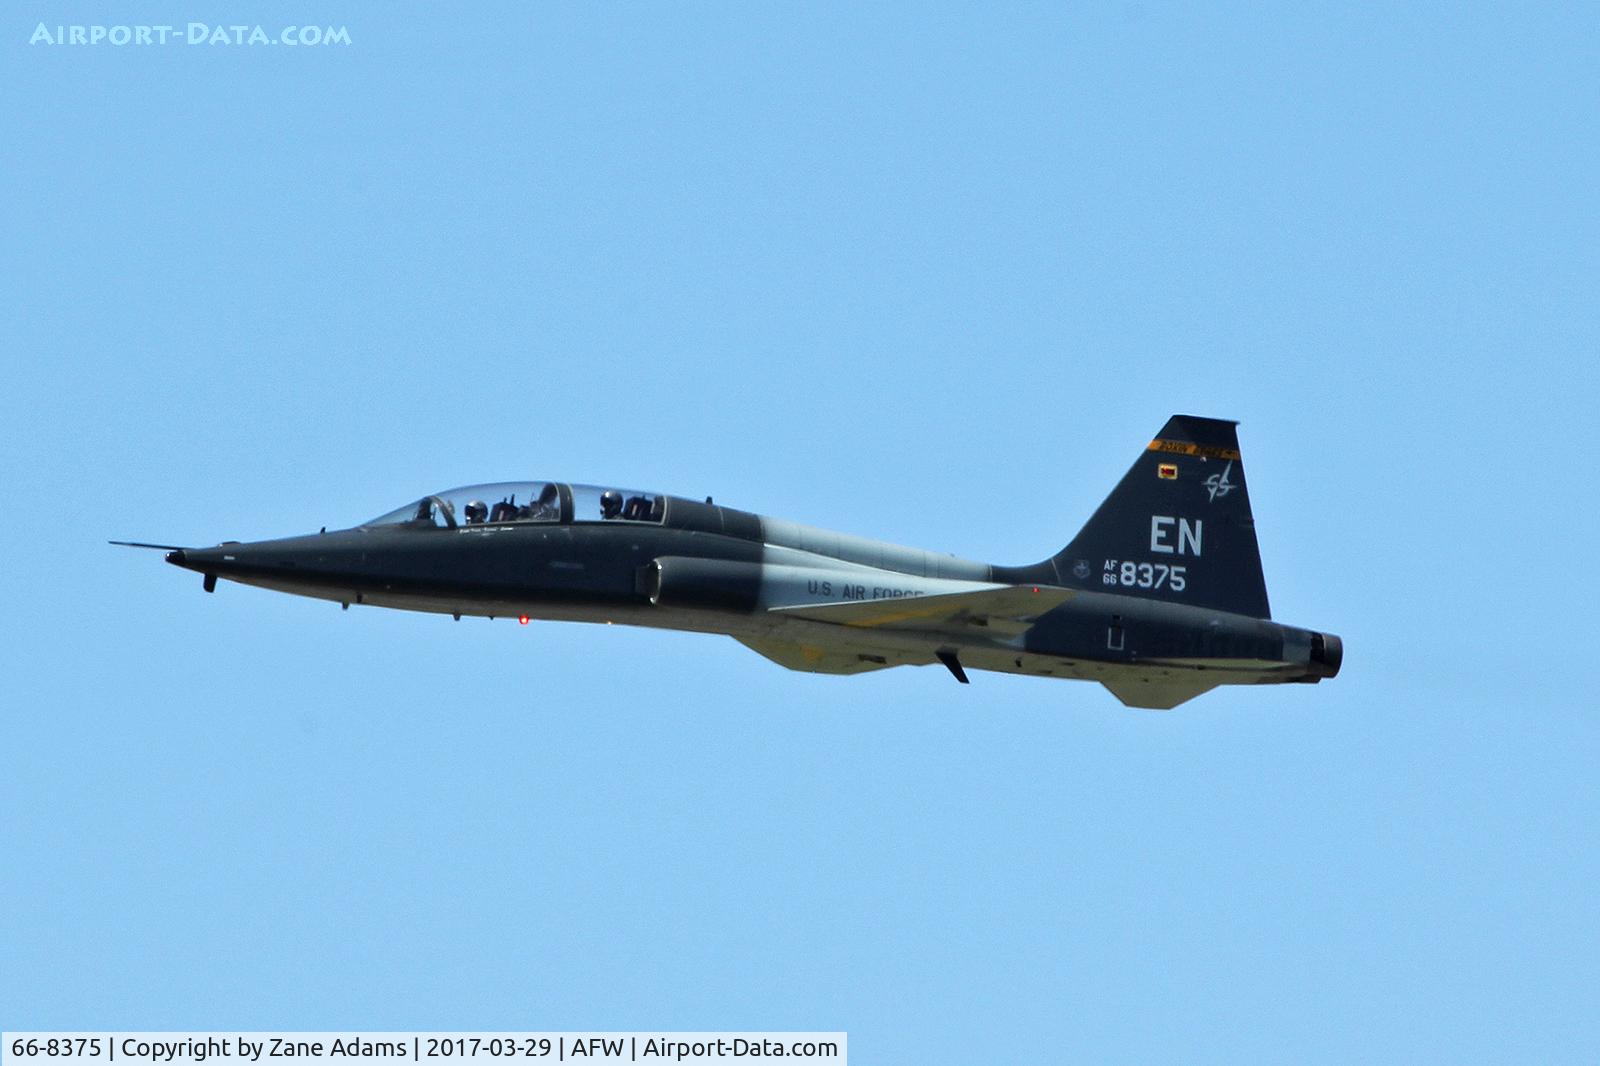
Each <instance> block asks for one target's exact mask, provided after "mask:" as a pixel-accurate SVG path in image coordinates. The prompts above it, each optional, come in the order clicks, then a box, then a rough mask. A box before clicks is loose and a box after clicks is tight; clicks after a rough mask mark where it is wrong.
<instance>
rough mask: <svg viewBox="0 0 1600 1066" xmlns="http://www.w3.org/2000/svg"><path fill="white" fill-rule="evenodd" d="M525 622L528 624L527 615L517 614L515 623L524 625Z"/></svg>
mask: <svg viewBox="0 0 1600 1066" xmlns="http://www.w3.org/2000/svg"><path fill="white" fill-rule="evenodd" d="M527 624H528V616H527V615H525V614H519V615H517V625H519V626H525V625H527Z"/></svg>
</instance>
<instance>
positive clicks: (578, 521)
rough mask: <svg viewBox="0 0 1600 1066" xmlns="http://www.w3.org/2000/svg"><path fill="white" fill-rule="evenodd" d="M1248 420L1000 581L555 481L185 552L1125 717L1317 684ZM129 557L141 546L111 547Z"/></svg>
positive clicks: (322, 584) (712, 509) (1174, 426)
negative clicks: (1270, 528) (938, 676)
mask: <svg viewBox="0 0 1600 1066" xmlns="http://www.w3.org/2000/svg"><path fill="white" fill-rule="evenodd" d="M1235 426H1236V423H1234V422H1225V421H1220V420H1218V419H1211V418H1195V417H1191V416H1187V415H1177V416H1174V417H1173V418H1172V419H1171V420H1170V421H1168V422H1167V424H1166V425H1165V426H1164V427H1162V430H1161V432H1160V433H1159V434H1157V435H1156V438H1155V439H1154V440H1153V441H1151V442H1150V444H1149V446H1148V447H1147V448H1146V449H1145V450H1144V451H1143V452H1142V453H1141V454H1140V456H1139V458H1138V460H1137V461H1136V462H1135V463H1134V464H1133V468H1132V469H1131V470H1129V471H1128V473H1127V475H1126V476H1125V477H1124V478H1123V479H1122V482H1121V484H1119V485H1118V486H1117V487H1116V489H1115V490H1114V491H1113V492H1112V493H1111V495H1110V496H1109V497H1108V498H1107V499H1106V501H1105V502H1104V503H1102V504H1101V505H1100V509H1099V510H1098V511H1096V512H1095V513H1094V517H1092V518H1091V519H1089V524H1088V525H1086V526H1085V527H1084V528H1083V530H1082V531H1081V532H1080V533H1079V534H1078V535H1077V536H1076V537H1074V538H1073V540H1072V543H1070V544H1068V545H1067V546H1066V547H1065V548H1063V549H1062V550H1061V551H1060V552H1059V553H1057V554H1056V555H1054V556H1051V557H1050V558H1048V559H1046V560H1044V561H1043V562H1039V563H1034V564H1033V565H1031V566H992V565H989V564H987V563H978V562H969V561H967V560H965V559H958V558H956V557H954V556H950V555H940V554H935V553H933V552H926V551H920V550H918V549H915V548H902V547H898V546H896V545H893V544H884V543H882V542H879V541H875V540H867V539H865V538H862V537H854V536H850V535H849V534H845V533H832V532H828V531H827V530H822V529H814V528H812V527H810V526H803V525H799V524H797V523H794V522H788V521H784V520H782V519H777V518H766V517H763V516H761V515H755V514H750V513H748V512H746V511H736V510H734V509H733V508H731V507H719V506H716V505H715V504H713V503H712V501H711V499H710V498H709V497H708V498H707V499H706V501H705V502H704V503H701V502H699V501H696V500H689V499H682V498H680V497H677V496H663V495H658V494H656V493H650V492H630V491H627V490H619V489H613V488H602V487H596V486H591V485H569V484H562V483H559V482H531V483H520V482H519V483H505V484H495V485H477V486H472V487H469V488H462V489H453V490H451V491H448V492H440V493H436V494H434V495H431V496H425V497H423V498H422V499H421V500H418V501H417V502H415V503H408V504H406V505H405V506H404V507H402V508H400V509H399V510H397V511H393V512H391V513H389V514H386V515H382V516H380V517H378V518H374V519H372V520H371V521H369V522H364V523H362V524H361V525H359V526H356V527H355V528H353V529H346V530H340V531H338V532H333V533H328V532H322V533H317V534H313V535H310V536H302V537H289V538H286V539H283V540H265V541H256V542H252V543H239V542H236V541H227V542H225V543H223V544H221V545H219V546H217V547H215V548H178V547H174V546H172V545H138V546H141V547H158V548H171V549H172V550H171V551H169V552H168V554H167V561H168V562H170V563H173V564H174V565H176V566H181V567H184V568H186V569H189V570H195V571H198V572H200V573H201V574H203V575H205V588H206V591H208V592H209V591H212V590H213V589H214V588H215V587H216V583H217V579H218V578H226V579H227V580H229V581H237V582H240V583H242V584H247V585H259V586H261V587H262V588H268V589H277V590H278V591H280V592H292V593H295V594H297V595H301V596H314V597H317V598H319V599H325V600H333V601H336V602H338V603H340V604H342V605H344V606H345V607H348V606H349V605H350V604H351V603H358V604H368V605H371V606H375V607H395V608H400V609H402V610H410V611H433V612H437V613H440V614H450V615H454V616H455V617H456V618H458V619H459V618H460V617H461V616H462V615H481V616H488V617H490V618H506V617H511V618H518V619H519V620H520V621H523V622H526V621H528V620H529V619H530V618H538V619H550V620H556V621H575V622H617V623H622V624H625V625H640V626H659V627H662V628H666V629H682V630H693V631H697V632H704V633H725V634H728V635H729V636H731V637H733V638H734V639H735V640H737V641H739V642H740V643H741V644H744V645H745V646H746V647H749V648H751V649H753V650H755V651H757V652H760V653H761V654H762V655H765V656H766V657H767V658H769V659H771V660H773V661H774V662H776V663H778V664H780V665H782V666H786V667H788V668H789V669H791V670H807V671H811V672H815V673H825V674H856V673H861V672H863V671H867V670H881V669H884V668H885V667H890V666H906V665H928V664H932V663H942V664H943V665H944V666H945V667H946V668H947V669H949V671H950V673H951V674H952V675H954V676H955V678H956V680H958V681H960V682H962V683H963V684H965V683H966V681H967V670H969V669H976V670H996V671H1000V672H1002V673H1011V674H1034V675H1041V676H1045V677H1065V678H1079V679H1083V680H1089V681H1098V682H1100V683H1101V684H1102V685H1104V686H1105V687H1106V688H1108V689H1110V690H1111V692H1112V694H1113V695H1115V696H1116V697H1117V698H1118V699H1119V700H1121V701H1122V702H1123V703H1125V704H1127V705H1128V706H1130V707H1151V708H1160V709H1165V708H1170V707H1175V706H1177V705H1178V704H1180V703H1182V702H1184V701H1185V700H1188V699H1192V698H1193V697H1195V696H1198V695H1200V694H1201V693H1203V692H1206V691H1208V690H1210V689H1213V688H1215V687H1217V686H1218V685H1260V684H1276V683H1279V682H1286V681H1305V682H1313V683H1314V682H1317V681H1320V680H1322V679H1323V678H1327V677H1333V676H1334V675H1335V674H1337V673H1338V672H1339V665H1340V661H1341V659H1342V658H1343V646H1342V644H1341V643H1340V640H1339V638H1338V637H1336V636H1333V635H1332V634H1328V633H1318V632H1314V631H1312V630H1308V629H1298V628H1295V627H1293V626H1286V625H1279V624H1278V623H1276V622H1273V621H1271V620H1270V617H1271V615H1270V612H1269V610H1268V608H1267V589H1266V583H1265V581H1264V579H1263V577H1262V574H1261V558H1260V554H1259V552H1258V550H1257V547H1256V531H1255V523H1254V521H1253V519H1252V518H1251V515H1250V495H1249V491H1248V490H1247V489H1246V487H1245V478H1244V466H1243V463H1242V462H1241V460H1240V457H1239V442H1238V436H1237V433H1236V431H1235ZM115 543H128V542H115Z"/></svg>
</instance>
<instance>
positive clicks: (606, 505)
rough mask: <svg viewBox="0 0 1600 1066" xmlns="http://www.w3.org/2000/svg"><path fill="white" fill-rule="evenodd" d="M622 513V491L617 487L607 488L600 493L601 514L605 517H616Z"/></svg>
mask: <svg viewBox="0 0 1600 1066" xmlns="http://www.w3.org/2000/svg"><path fill="white" fill-rule="evenodd" d="M621 513H622V493H620V492H618V491H617V490H616V489H606V491H604V492H602V493H601V494H600V514H601V516H602V517H605V518H615V517H617V515H619V514H621Z"/></svg>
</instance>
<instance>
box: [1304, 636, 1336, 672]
mask: <svg viewBox="0 0 1600 1066" xmlns="http://www.w3.org/2000/svg"><path fill="white" fill-rule="evenodd" d="M1343 663H1344V641H1342V640H1340V639H1339V638H1338V637H1336V636H1334V635H1333V634H1332V633H1313V634H1311V664H1310V665H1311V676H1312V677H1316V678H1323V677H1337V676H1338V674H1339V667H1340V666H1341V665H1342V664H1343Z"/></svg>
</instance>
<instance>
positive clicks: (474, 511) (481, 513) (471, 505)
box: [467, 500, 489, 524]
mask: <svg viewBox="0 0 1600 1066" xmlns="http://www.w3.org/2000/svg"><path fill="white" fill-rule="evenodd" d="M488 517H489V505H488V504H486V503H484V502H483V501H482V500H468V501H467V522H468V523H469V524H476V523H478V522H482V521H485V520H486V519H487V518H488Z"/></svg>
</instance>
